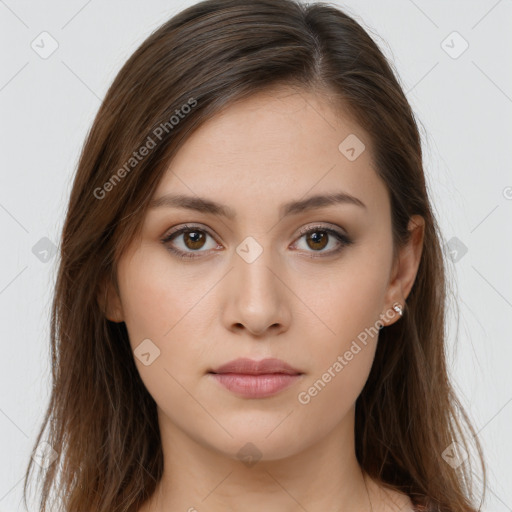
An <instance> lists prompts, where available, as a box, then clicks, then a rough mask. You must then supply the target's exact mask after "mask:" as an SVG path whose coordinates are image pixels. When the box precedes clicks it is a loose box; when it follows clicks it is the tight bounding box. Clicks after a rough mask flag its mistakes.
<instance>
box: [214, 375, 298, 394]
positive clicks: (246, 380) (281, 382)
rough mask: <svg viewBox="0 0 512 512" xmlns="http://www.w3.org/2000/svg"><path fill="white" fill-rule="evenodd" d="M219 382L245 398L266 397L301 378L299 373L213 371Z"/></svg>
mask: <svg viewBox="0 0 512 512" xmlns="http://www.w3.org/2000/svg"><path fill="white" fill-rule="evenodd" d="M211 375H212V376H213V377H214V378H215V380H216V381H217V382H219V383H220V384H222V385H223V386H224V387H226V388H227V389H229V390H230V391H231V392H233V393H235V394H237V395H240V396H243V397H245V398H265V397H267V396H272V395H275V394H276V393H279V392H280V391H282V390H283V389H286V388H287V387H288V386H291V385H292V384H293V383H294V382H296V381H297V380H298V379H299V378H300V375H299V374H295V375H288V374H284V373H270V374H264V375H248V374H245V373H212V374H211Z"/></svg>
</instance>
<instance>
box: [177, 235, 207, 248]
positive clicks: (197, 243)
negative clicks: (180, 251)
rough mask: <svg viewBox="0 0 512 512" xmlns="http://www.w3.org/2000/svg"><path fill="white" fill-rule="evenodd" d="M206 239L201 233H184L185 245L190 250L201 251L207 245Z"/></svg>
mask: <svg viewBox="0 0 512 512" xmlns="http://www.w3.org/2000/svg"><path fill="white" fill-rule="evenodd" d="M205 240H206V237H205V236H204V233H202V232H201V231H185V232H183V243H184V244H185V246H186V247H187V248H188V249H192V250H194V249H201V248H202V247H203V245H204V243H205Z"/></svg>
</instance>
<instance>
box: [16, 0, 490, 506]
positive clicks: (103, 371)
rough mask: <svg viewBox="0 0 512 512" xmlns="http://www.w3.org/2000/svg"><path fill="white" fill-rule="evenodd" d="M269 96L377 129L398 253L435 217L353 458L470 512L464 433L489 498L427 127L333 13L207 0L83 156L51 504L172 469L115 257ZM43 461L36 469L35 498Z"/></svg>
mask: <svg viewBox="0 0 512 512" xmlns="http://www.w3.org/2000/svg"><path fill="white" fill-rule="evenodd" d="M276 85H288V86H293V87H297V88H298V89H299V90H303V91H304V90H308V91H312V92H315V93H318V94H321V93H324V92H325V93H328V94H329V97H330V98H333V101H332V107H333V109H337V108H340V107H341V108H343V109H345V110H347V109H348V112H349V113H350V114H351V115H352V116H353V117H354V119H355V120H356V121H357V122H358V123H359V124H360V125H361V126H362V127H363V128H364V129H365V130H367V132H368V133H369V134H370V135H371V137H372V143H373V147H374V160H375V161H374V164H375V170H376V172H378V174H379V176H380V177H381V178H382V180H383V181H384V182H385V184H386V185H387V188H388V190H389V194H390V200H391V208H392V229H393V240H394V246H395V250H396V248H397V247H399V246H400V244H403V243H404V242H406V241H407V236H408V231H407V225H408V220H409V218H410V217H411V216H412V215H414V214H419V215H421V216H423V218H424V219H425V234H424V248H423V253H422V256H421V262H420V265H419V269H418V273H417V277H416V281H415V283H414V286H413V288H412V290H411V292H410V295H409V296H408V298H407V301H406V304H405V314H404V317H403V319H402V320H401V321H400V322H396V323H394V324H392V325H390V326H387V327H384V328H383V329H382V330H381V332H380V336H379V343H378V345H377V351H376V354H375V360H374V364H373V367H372V369H371V372H370V375H369V378H368V381H367V383H366V385H365V387H364V389H363V391H362V393H361V394H360V396H359V397H358V399H357V402H356V429H355V436H356V437H355V442H356V455H357V458H358V461H359V463H360V464H361V467H362V468H363V470H364V471H366V472H367V473H368V474H369V475H370V476H371V477H373V478H374V479H377V480H378V481H379V482H381V483H382V484H384V485H386V486H388V487H390V488H393V489H398V490H400V491H402V492H405V493H406V494H408V495H409V496H410V497H411V499H412V501H413V503H414V504H415V505H416V506H417V508H418V510H425V509H427V510H436V511H443V512H468V511H471V512H474V511H475V510H477V509H476V508H475V505H474V503H473V499H474V494H473V489H472V485H473V482H472V471H471V469H470V462H471V458H467V459H466V460H465V462H464V463H463V464H461V465H459V466H458V467H452V465H450V464H448V463H447V462H446V461H445V460H444V457H443V454H444V453H445V450H447V449H448V450H451V448H449V446H450V445H451V444H452V442H457V443H458V446H462V447H464V449H465V450H466V451H467V452H469V451H470V449H469V447H468V444H467V439H466V436H467V432H466V431H465V430H464V426H466V428H467V430H468V431H469V432H470V433H471V434H472V437H473V441H474V443H475V446H476V448H477V451H478V457H477V458H478V460H479V462H480V463H481V466H482V469H483V482H484V495H485V482H486V479H485V465H484V459H483V455H482V450H481V447H480V444H479V441H478V438H477V437H476V433H475V431H474V429H473V427H472V425H471V422H470V420H469V418H468V416H467V414H466V412H465V411H464V409H463V407H462V406H461V404H460V402H459V401H458V400H457V397H456V396H455V394H454V391H453V388H452V386H451V383H450V381H449V376H448V372H447V362H446V358H445V338H446V334H445V314H446V313H445V308H446V299H447V292H448V291H449V290H448V286H447V282H448V281H447V279H446V277H445V275H446V268H445V261H444V255H443V251H442V249H441V248H442V245H441V235H440V231H439V227H438V225H437V223H436V220H435V218H434V216H433V213H432V210H431V205H430V201H429V197H428V194H427V188H426V184H425V176H424V171H423V164H422V149H421V141H420V136H419V131H418V127H417V122H416V120H415V117H414V114H413V112H412V110H411V107H410V105H409V103H408V101H407V99H406V97H405V95H404V93H403V91H402V88H401V86H400V84H399V82H398V80H397V78H396V76H395V73H394V71H393V68H392V66H391V65H390V63H389V62H388V61H387V60H386V58H385V57H384V55H383V54H382V52H381V51H380V50H379V48H378V46H377V45H376V44H375V42H374V41H373V40H372V39H371V38H370V36H369V35H368V34H367V32H366V31H365V30H364V29H363V28H362V27H361V26H360V25H359V24H358V23H357V22H356V21H355V20H354V19H353V18H351V17H350V16H348V15H347V14H345V13H344V12H343V11H342V10H340V9H339V8H338V7H337V6H335V5H330V4H327V3H316V4H311V5H307V4H301V3H300V2H299V1H298V0H254V1H251V2H246V1H245V0H207V1H204V2H201V3H198V4H196V5H193V6H191V7H189V8H187V9H186V10H184V11H182V12H180V13H179V14H178V15H176V16H175V17H173V18H172V19H170V20H169V21H167V22H166V23H165V24H164V25H163V26H161V27H160V28H159V29H158V30H156V31H155V32H154V33H152V34H151V35H150V36H149V37H148V38H147V39H146V40H145V41H144V42H143V43H142V45H141V46H140V47H139V48H138V49H137V50H136V51H135V53H134V54H133V55H132V56H131V57H130V58H129V60H128V61H127V62H126V64H125V65H124V66H123V68H122V69H121V71H120V72H119V73H118V75H117V77H116V78H115V80H114V82H113V84H112V85H111V87H110V89H109V90H108V92H107V95H106V97H105V99H104V101H103V103H102V105H101V107H100V109H99V112H98V114H97V116H96V118H95V120H94V123H93V126H92V128H91V130H90V132H89V134H88V136H87V140H86V141H85V144H84V147H83V150H82V153H81V157H80V161H79V164H78V169H77V172H76V176H75V179H74V183H73V188H72V191H71V196H70V200H69V207H68V210H67V215H66V220H65V225H64V228H63V233H62V238H61V241H60V261H59V270H58V275H57V279H56V285H55V295H54V299H53V304H52V312H51V313H52V317H51V332H50V336H51V340H50V341H51V344H50V348H51V363H52V381H53V382H52V384H53V386H52V391H51V398H50V403H49V405H48V408H47V411H46V414H45V417H44V423H43V425H42V427H41V429H40V432H39V435H38V437H37V440H36V443H35V446H36V447H37V446H40V443H43V441H44V442H46V443H48V445H45V446H49V447H51V449H52V450H54V451H51V450H49V451H47V452H45V453H47V454H50V453H51V454H53V455H54V456H56V459H55V460H53V458H52V459H51V462H52V463H51V464H49V466H48V467H46V468H45V467H44V466H45V465H43V466H42V467H41V469H40V470H39V472H38V479H37V482H38V483H39V484H40V483H41V482H42V489H41V498H40V509H41V511H43V512H44V511H47V510H49V509H50V510H52V511H56V510H63V511H66V512H83V511H87V512H120V511H127V512H135V511H136V510H138V508H139V507H140V506H141V504H142V503H143V502H144V501H146V500H147V499H148V497H149V496H150V495H151V494H152V493H153V492H154V490H155V487H156V484H157V482H158V481H159V479H160V477H161V475H162V471H163V454H162V449H161V440H160V434H159V429H158V419H157V411H156V404H155V401H154V400H153V398H152V397H151V395H150V394H149V393H148V391H147V390H146V388H145V386H144V384H143V382H142V380H141V378H140V376H139V374H138V371H137V368H136V365H135V363H134V359H133V354H132V352H131V349H130V344H129V340H128V335H127V331H126V327H125V324H124V323H122V322H121V323H114V322H110V321H109V320H107V319H106V318H105V314H104V311H103V309H102V307H101V305H100V301H99V299H98V297H100V294H102V293H103V290H104V288H103V287H102V283H105V282H109V281H110V282H111V283H113V284H114V286H115V287H116V289H118V288H117V281H116V262H117V261H118V258H119V256H120V255H121V254H122V253H123V251H124V250H125V248H126V247H127V246H128V244H129V243H130V241H131V240H133V237H134V236H136V235H137V234H138V233H139V230H140V228H141V225H142V220H143V218H144V215H145V211H146V208H147V206H148V203H149V200H150V199H151V198H152V195H153V192H154V190H155V188H156V186H157V185H158V183H159V180H160V179H161V178H162V176H163V173H164V172H165V170H166V168H167V166H168V164H169V162H170V160H171V159H172V157H173V156H174V155H175V154H176V152H177V151H178V149H179V148H180V147H181V145H182V144H183V143H184V142H185V141H186V140H187V138H188V137H189V136H190V134H191V133H192V132H193V131H194V130H195V129H196V128H198V127H199V126H200V125H201V124H202V123H204V122H205V121H206V120H207V119H209V118H211V117H212V116H214V115H215V114H216V113H218V112H219V111H220V109H222V108H224V107H226V106H228V105H229V104H230V103H232V102H233V101H235V100H240V99H243V98H247V97H249V96H250V95H251V94H254V93H255V92H258V91H261V90H263V89H264V88H267V87H271V86H276ZM142 147H146V149H147V151H146V150H142ZM48 462H50V459H48ZM34 467H35V466H34V463H33V462H32V460H30V462H29V464H28V467H27V471H26V475H25V486H24V499H25V504H26V503H27V502H26V499H27V489H28V482H29V479H30V476H31V471H32V470H33V469H34ZM48 507H49V508H48ZM422 507H424V508H422Z"/></svg>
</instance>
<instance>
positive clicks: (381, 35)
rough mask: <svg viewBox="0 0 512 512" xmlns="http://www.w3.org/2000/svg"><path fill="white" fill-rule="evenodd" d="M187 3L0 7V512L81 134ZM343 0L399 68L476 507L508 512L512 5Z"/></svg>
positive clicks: (35, 420) (511, 504)
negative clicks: (128, 67) (415, 125)
mask: <svg viewBox="0 0 512 512" xmlns="http://www.w3.org/2000/svg"><path fill="white" fill-rule="evenodd" d="M191 3H193V2H178V1H166V2H164V1H161V0H151V1H148V2H136V1H134V0H130V1H124V2H121V0H116V1H108V2H107V1H99V0H89V1H84V0H80V1H78V0H73V1H66V2H65V1H64V0H61V1H48V2H36V1H22V0H5V1H3V0H0V47H1V49H2V50H1V63H0V116H1V117H0V118H1V120H2V122H1V133H0V141H1V142H0V143H1V149H2V151H1V164H0V172H1V188H0V227H1V234H2V244H1V249H0V258H1V265H0V314H1V322H0V329H1V356H0V375H1V379H2V380H1V387H0V512H8V511H9V512H12V511H17V510H22V507H21V505H20V503H21V488H22V478H23V472H24V469H25V466H26V463H27V460H28V458H29V457H30V455H31V451H32V445H33V443H34V440H35V436H36V433H37V430H38V428H39V425H40V422H41V421H42V415H43V412H44V409H45V406H46V404H47V400H48V397H49V389H50V372H51V369H50V366H49V358H48V337H49V308H50V301H51V294H52V285H53V282H54V278H55V273H56V263H57V258H56V257H55V255H54V254H53V252H52V247H53V244H57V243H58V240H59V236H60V230H61V228H62V224H63V220H64V212H65V208H66V201H67V198H68V195H69V192H70V186H71V180H72V177H73V174H74V171H75V169H76V164H77V161H78V156H79V152H80V149H81V146H82V144H83V141H84V138H85V136H86V133H87V131H88V129H89V128H90V126H91V123H92V120H93V117H94V115H95V113H96V111H97V109H98V107H99V105H100V102H101V99H102V98H103V96H104V94H105V93H106V91H107V88H108V86H109V84H110V83H111V81H112V80H113V79H114V77H115V75H116V73H117V71H118V70H119V69H120V68H121V66H122V65H123V63H124V62H125V60H126V59H127V58H128V57H129V56H130V55H131V53H132V52H133V51H134V50H135V49H136V47H137V46H138V45H139V44H140V43H141V42H142V41H143V40H144V39H145V38H146V37H147V36H148V35H149V34H150V32H152V31H153V30H155V29H156V28H157V27H158V26H159V25H161V24H162V23H163V22H164V21H166V20H167V19H168V18H169V17H170V16H172V15H173V14H175V13H176V12H178V11H179V10H181V9H182V8H183V7H185V6H187V5H190V4H191ZM336 3H338V4H339V5H340V6H341V7H344V8H345V10H346V11H347V13H348V14H350V15H352V16H354V17H355V18H356V19H357V21H359V22H360V23H361V24H362V25H363V26H364V27H365V28H366V29H367V30H369V31H370V33H371V34H372V36H373V37H374V39H375V40H376V41H377V43H378V44H379V46H380V47H381V48H382V50H383V51H384V53H385V54H386V55H387V56H388V57H389V58H390V59H391V60H392V62H393V63H394V65H395V67H396V69H397V70H398V73H399V76H400V79H401V82H402V84H403V87H404V90H405V91H406V94H407V97H408V99H409V101H410V103H411V105H412V107H413V109H414V111H415V113H416V114H417V116H418V118H419V120H420V121H421V125H422V128H421V129H422V136H423V142H424V152H425V170H426V174H427V180H428V185H429V187H430V192H431V196H432V200H433V203H434V208H435V213H436V214H437V217H438V219H439V223H440V225H441V228H442V231H443V238H444V242H445V244H446V245H445V250H446V254H447V255H448V256H449V258H450V260H449V261H450V275H451V276H452V277H453V279H456V299H455V301H454V303H455V304H452V306H453V305H456V306H458V309H459V311H460V317H459V321H458V322H457V318H456V316H455V311H456V310H455V308H454V307H452V308H451V313H450V319H451V321H450V325H449V345H448V357H449V364H450V370H451V375H452V377H453V381H454V385H455V387H456V390H457V391H458V393H459V396H460V398H461V401H462V403H463V405H464V406H465V407H466V409H467V410H468V412H469V414H470V416H471V418H472V419H473V421H474V425H475V428H476V430H477V432H478V436H479V439H480V441H481V442H482V444H483V446H484V449H485V454H486V459H487V462H488V469H489V477H490V485H489V488H488V498H487V500H486V505H485V506H484V508H483V510H488V511H493V512H494V511H495V512H503V511H512V485H511V483H512V467H511V464H510V457H511V455H512V441H511V437H510V425H511V423H512V403H511V402H512V385H511V384H512V371H511V367H510V361H511V359H512V343H511V342H512V339H511V338H512V337H511V335H510V325H509V323H508V320H510V319H511V318H512V286H511V285H512V272H511V270H510V261H512V258H511V256H512V236H511V234H512V233H511V231H512V230H511V227H510V221H511V220H512V172H511V168H510V160H511V155H510V146H511V145H512V126H511V123H510V120H511V117H512V69H511V66H510V62H512V59H511V53H512V30H511V28H512V23H511V22H512V2H511V1H510V0H499V1H496V0H492V1H488V0H485V1H483V0H482V1H441V0H437V1H428V2H427V1H426V0H421V1H420V0H416V1H412V0H393V1H387V2H378V1H377V0H373V1H359V2H356V1H355V0H352V1H348V2H336ZM44 31H46V32H48V33H49V34H50V36H46V35H45V36H40V34H41V33H42V32H44ZM454 31H456V32H457V33H458V34H459V35H457V34H453V32H454ZM53 40H54V41H56V43H54V42H53ZM443 41H444V43H443ZM52 44H58V48H57V49H56V50H55V51H54V53H52V54H51V55H49V56H46V55H44V53H43V52H44V51H46V52H48V51H49V50H51V45H52ZM466 44H468V45H469V46H468V48H467V49H466V50H465V51H462V50H464V48H465V46H466ZM31 45H32V46H34V48H33V47H32V46H31ZM36 50H37V51H36ZM41 54H43V55H42V56H45V57H47V58H42V56H41ZM466 251H467V252H466ZM507 262H508V263H507ZM84 364H86V362H84ZM470 456H471V457H473V455H472V454H471V455H470ZM441 463H443V461H442V460H441ZM475 467H476V469H477V470H478V467H477V466H475ZM476 476H477V477H478V476H479V475H478V474H477V475H476ZM32 510H36V507H35V506H33V508H32Z"/></svg>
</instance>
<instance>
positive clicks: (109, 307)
mask: <svg viewBox="0 0 512 512" xmlns="http://www.w3.org/2000/svg"><path fill="white" fill-rule="evenodd" d="M97 301H98V305H99V307H100V309H101V311H103V313H104V314H105V317H106V318H107V320H110V321H111V322H123V321H124V320H123V319H124V315H123V307H122V305H121V299H120V298H119V294H118V292H117V290H116V288H115V286H114V283H112V281H111V280H110V279H108V278H104V279H102V281H101V283H100V286H99V291H98V296H97Z"/></svg>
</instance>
